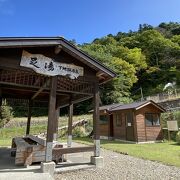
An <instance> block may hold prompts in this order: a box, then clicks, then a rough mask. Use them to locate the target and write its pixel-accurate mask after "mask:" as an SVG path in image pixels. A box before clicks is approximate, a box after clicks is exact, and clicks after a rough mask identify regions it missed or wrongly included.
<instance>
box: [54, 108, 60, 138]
mask: <svg viewBox="0 0 180 180" xmlns="http://www.w3.org/2000/svg"><path fill="white" fill-rule="evenodd" d="M59 113H60V108H59V106H56V110H55V119H56V123H55V126H54V135H53V136H54V137H53V138H54V141H57V139H58V124H59Z"/></svg>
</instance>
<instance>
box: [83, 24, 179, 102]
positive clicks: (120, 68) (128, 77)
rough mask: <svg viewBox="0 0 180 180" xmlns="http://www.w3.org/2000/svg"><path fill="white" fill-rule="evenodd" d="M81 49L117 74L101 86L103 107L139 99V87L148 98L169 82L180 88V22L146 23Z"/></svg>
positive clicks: (84, 45) (110, 35)
mask: <svg viewBox="0 0 180 180" xmlns="http://www.w3.org/2000/svg"><path fill="white" fill-rule="evenodd" d="M79 47H80V48H81V49H82V50H83V51H85V52H86V53H88V54H89V55H91V56H93V57H94V58H96V59H98V60H100V61H101V62H102V63H104V64H105V65H106V66H108V67H110V68H111V69H113V70H114V71H115V72H116V73H117V75H118V77H117V78H115V79H114V80H113V81H112V82H109V83H107V84H106V85H103V86H102V87H101V100H102V103H103V104H109V103H113V102H129V101H132V100H133V99H137V98H139V95H140V93H139V92H136V91H137V90H138V89H139V88H140V87H142V89H143V93H144V95H145V96H146V95H152V94H155V93H159V92H162V91H163V87H164V85H165V84H166V83H168V82H172V83H176V87H178V86H179V85H180V23H173V22H170V23H161V24H159V26H158V27H153V26H151V25H147V24H143V25H139V29H138V30H137V31H134V32H133V31H129V32H128V33H123V32H118V33H117V34H116V35H112V34H109V35H107V36H105V37H102V38H96V39H95V40H94V41H93V42H92V43H84V44H82V45H79ZM135 92H136V93H135Z"/></svg>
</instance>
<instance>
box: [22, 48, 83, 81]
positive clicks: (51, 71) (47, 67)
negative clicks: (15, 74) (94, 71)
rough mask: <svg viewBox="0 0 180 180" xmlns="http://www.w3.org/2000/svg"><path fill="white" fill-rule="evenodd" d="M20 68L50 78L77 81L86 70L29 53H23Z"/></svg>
mask: <svg viewBox="0 0 180 180" xmlns="http://www.w3.org/2000/svg"><path fill="white" fill-rule="evenodd" d="M20 66H24V67H28V68H31V69H33V70H34V71H35V72H37V73H39V74H43V75H48V76H56V75H61V76H69V77H70V78H71V79H76V78H77V77H78V76H83V74H84V68H83V67H79V66H75V65H73V64H66V63H59V62H55V61H54V60H53V59H51V58H49V57H46V56H44V55H42V54H31V53H29V52H27V51H24V50H23V52H22V57H21V63H20Z"/></svg>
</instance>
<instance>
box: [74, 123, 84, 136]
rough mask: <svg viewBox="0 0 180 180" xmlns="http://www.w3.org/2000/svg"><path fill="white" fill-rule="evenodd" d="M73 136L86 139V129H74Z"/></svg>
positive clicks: (78, 127)
mask: <svg viewBox="0 0 180 180" xmlns="http://www.w3.org/2000/svg"><path fill="white" fill-rule="evenodd" d="M73 136H75V137H84V136H86V133H85V129H84V127H80V126H77V127H75V128H74V129H73Z"/></svg>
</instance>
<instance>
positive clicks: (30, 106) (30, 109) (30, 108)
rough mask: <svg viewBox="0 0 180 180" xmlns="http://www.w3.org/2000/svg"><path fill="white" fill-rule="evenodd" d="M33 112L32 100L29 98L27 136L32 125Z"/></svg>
mask: <svg viewBox="0 0 180 180" xmlns="http://www.w3.org/2000/svg"><path fill="white" fill-rule="evenodd" d="M31 114H32V101H31V100H29V102H28V119H27V125H26V136H27V135H28V134H29V132H30V126H31Z"/></svg>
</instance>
